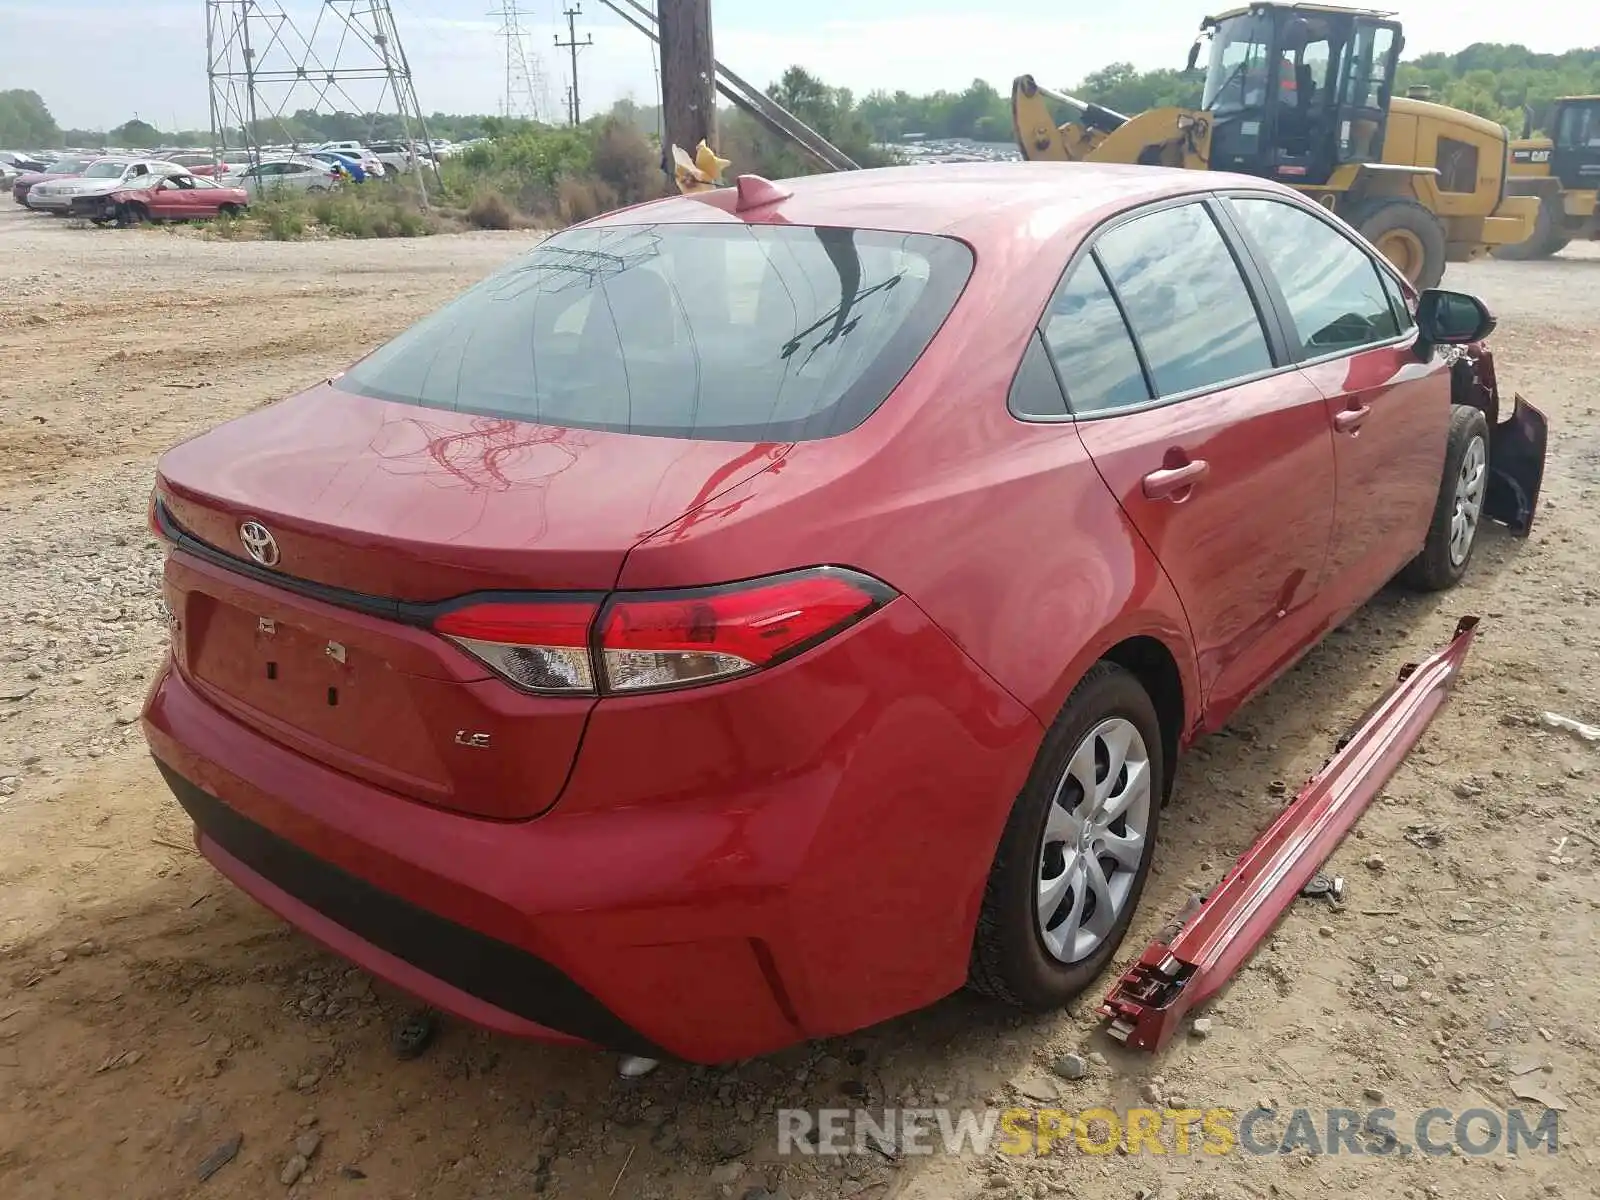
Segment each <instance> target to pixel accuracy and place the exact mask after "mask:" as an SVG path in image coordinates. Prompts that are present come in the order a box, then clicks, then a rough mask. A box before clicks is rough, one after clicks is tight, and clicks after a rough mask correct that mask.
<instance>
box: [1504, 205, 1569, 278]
mask: <svg viewBox="0 0 1600 1200" xmlns="http://www.w3.org/2000/svg"><path fill="white" fill-rule="evenodd" d="M1565 223H1566V208H1565V206H1564V205H1563V204H1562V203H1561V197H1560V196H1545V197H1543V198H1542V199H1541V200H1540V201H1539V218H1538V220H1537V221H1535V222H1534V226H1533V233H1531V234H1530V235H1529V236H1528V240H1527V241H1525V242H1517V243H1516V244H1515V245H1512V246H1496V247H1495V248H1494V251H1493V254H1494V256H1495V257H1496V258H1503V259H1505V260H1507V261H1508V262H1528V261H1530V260H1532V259H1536V258H1549V257H1550V256H1551V255H1552V254H1554V253H1556V252H1557V251H1558V250H1561V249H1564V248H1565V247H1566V244H1567V243H1568V242H1570V241H1571V240H1572V239H1571V238H1570V237H1568V236H1567V233H1566V230H1564V229H1563V228H1562V226H1563V225H1564V224H1565Z"/></svg>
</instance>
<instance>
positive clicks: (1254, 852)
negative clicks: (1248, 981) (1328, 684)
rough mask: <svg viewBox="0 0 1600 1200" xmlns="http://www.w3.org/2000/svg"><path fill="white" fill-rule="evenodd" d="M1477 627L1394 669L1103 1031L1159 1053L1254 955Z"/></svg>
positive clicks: (1428, 712)
mask: <svg viewBox="0 0 1600 1200" xmlns="http://www.w3.org/2000/svg"><path fill="white" fill-rule="evenodd" d="M1477 626H1478V618H1477V617H1463V618H1462V619H1461V621H1460V623H1459V624H1458V625H1457V626H1456V632H1455V636H1454V637H1453V638H1452V639H1451V641H1450V644H1449V645H1447V646H1445V647H1444V648H1443V649H1442V650H1439V651H1438V652H1437V653H1435V654H1433V655H1431V656H1430V657H1428V658H1426V659H1424V660H1423V661H1422V662H1420V663H1408V664H1407V665H1406V666H1404V667H1402V668H1401V669H1400V674H1399V677H1398V679H1397V680H1396V681H1395V683H1394V684H1393V685H1392V686H1391V687H1390V688H1389V690H1388V691H1387V692H1386V693H1385V694H1384V695H1383V696H1382V697H1380V698H1379V700H1378V701H1377V703H1375V704H1374V705H1373V706H1372V707H1371V708H1370V709H1368V710H1367V713H1366V715H1365V716H1363V717H1362V719H1361V720H1360V721H1359V722H1358V723H1357V724H1356V726H1355V728H1354V729H1352V730H1351V731H1350V732H1349V733H1348V734H1346V735H1345V737H1344V738H1343V739H1341V740H1340V742H1339V745H1338V747H1337V749H1336V750H1335V752H1334V754H1333V756H1332V757H1331V758H1329V759H1328V761H1327V762H1326V763H1325V764H1324V765H1323V767H1322V769H1321V770H1320V771H1318V772H1317V773H1316V774H1315V775H1313V776H1312V777H1311V778H1310V780H1308V781H1307V782H1306V785H1305V786H1304V787H1303V788H1301V789H1300V792H1299V794H1298V795H1297V796H1296V797H1295V798H1294V801H1293V802H1292V803H1291V804H1290V805H1289V806H1288V808H1286V809H1284V811H1283V813H1282V814H1281V815H1280V816H1279V817H1278V819H1277V820H1276V821H1274V822H1273V823H1272V827H1271V828H1270V829H1268V830H1267V831H1266V832H1265V833H1264V834H1262V835H1261V836H1260V837H1259V838H1257V839H1256V841H1255V844H1254V845H1252V846H1251V847H1250V849H1249V850H1247V851H1245V853H1244V854H1243V855H1242V856H1241V857H1240V858H1239V860H1238V862H1236V863H1235V864H1234V865H1233V867H1232V868H1230V870H1229V871H1228V873H1227V875H1225V876H1224V877H1223V880H1222V883H1221V885H1220V886H1218V888H1217V889H1216V890H1215V891H1214V892H1213V893H1212V894H1211V895H1210V896H1208V897H1206V898H1205V899H1204V900H1202V901H1201V902H1200V903H1199V904H1198V906H1197V907H1195V908H1194V909H1193V915H1189V916H1187V917H1186V919H1184V918H1180V920H1181V921H1182V924H1181V927H1180V928H1178V929H1177V930H1176V932H1175V933H1172V934H1171V936H1168V935H1167V934H1165V933H1164V934H1163V935H1162V936H1160V937H1158V938H1157V939H1156V940H1155V941H1153V942H1151V943H1150V945H1149V946H1148V947H1147V948H1146V949H1145V952H1144V953H1143V954H1142V955H1140V957H1139V960H1138V961H1137V962H1135V963H1134V964H1133V965H1132V966H1130V967H1129V968H1128V970H1127V971H1126V972H1125V973H1124V974H1123V975H1122V977H1121V978H1120V979H1118V980H1117V982H1116V984H1115V985H1114V986H1113V987H1112V989H1111V991H1110V992H1109V993H1108V994H1107V995H1106V999H1105V1002H1104V1003H1103V1004H1102V1005H1101V1006H1100V1008H1099V1010H1098V1011H1099V1012H1100V1014H1101V1015H1102V1016H1104V1017H1106V1018H1108V1019H1109V1021H1110V1033H1111V1036H1112V1037H1115V1038H1116V1039H1117V1040H1119V1041H1121V1042H1123V1043H1124V1044H1126V1045H1129V1046H1136V1047H1138V1048H1140V1049H1144V1050H1152V1051H1154V1050H1159V1049H1161V1047H1162V1046H1164V1045H1165V1044H1166V1043H1167V1041H1168V1039H1170V1038H1171V1037H1172V1034H1173V1033H1174V1032H1175V1031H1176V1029H1177V1027H1178V1023H1179V1021H1181V1020H1182V1019H1183V1016H1184V1014H1185V1013H1187V1012H1188V1011H1189V1010H1190V1009H1192V1008H1194V1007H1195V1006H1196V1005H1198V1004H1200V1003H1202V1002H1203V1001H1205V1000H1207V999H1209V998H1210V997H1211V996H1213V995H1214V994H1215V993H1216V992H1217V991H1218V989H1220V988H1221V987H1222V985H1223V984H1224V983H1226V982H1227V980H1228V979H1229V978H1230V977H1231V976H1232V975H1233V973H1234V972H1235V971H1237V970H1238V969H1239V967H1240V966H1241V965H1242V964H1243V963H1244V961H1245V960H1246V959H1247V958H1249V957H1250V955H1251V954H1252V953H1254V951H1255V949H1256V947H1257V946H1258V945H1260V944H1261V941H1262V939H1264V938H1265V937H1266V936H1267V934H1268V932H1269V931H1270V930H1271V929H1272V927H1273V926H1274V925H1275V924H1276V923H1277V921H1278V918H1279V917H1280V916H1281V915H1282V914H1283V911H1284V909H1286V908H1287V907H1288V906H1289V905H1290V903H1292V902H1293V900H1294V899H1295V897H1296V896H1297V895H1299V893H1300V890H1301V889H1302V888H1304V887H1305V886H1306V884H1307V883H1308V882H1309V881H1310V880H1311V879H1312V877H1313V876H1314V875H1315V874H1316V873H1317V870H1318V868H1320V867H1321V866H1322V864H1323V863H1324V862H1326V861H1327V859H1328V857H1329V856H1330V855H1331V854H1332V853H1333V851H1334V849H1335V848H1336V847H1337V846H1338V845H1339V843H1340V842H1341V841H1343V840H1344V837H1345V835H1346V834H1347V833H1349V831H1350V829H1351V827H1352V826H1353V825H1354V824H1355V823H1356V820H1357V819H1358V818H1359V817H1360V816H1361V814H1362V813H1363V812H1364V811H1365V810H1366V808H1367V806H1368V805H1369V804H1370V803H1371V802H1372V801H1373V799H1374V798H1375V797H1376V796H1377V794H1378V793H1379V792H1380V791H1382V790H1383V786H1384V784H1386V783H1387V782H1388V781H1389V778H1390V776H1392V775H1393V774H1394V772H1395V769H1396V768H1397V767H1399V765H1400V763H1401V761H1402V760H1404V758H1405V756H1406V755H1407V754H1408V753H1409V752H1410V751H1411V748H1412V747H1413V746H1415V745H1416V743H1417V741H1418V739H1420V738H1421V737H1422V734H1423V732H1424V731H1425V730H1426V729H1427V728H1428V725H1429V724H1430V723H1431V722H1432V720H1433V717H1434V714H1435V713H1437V712H1438V711H1439V709H1440V708H1441V707H1443V705H1444V702H1445V699H1446V697H1447V695H1448V693H1449V690H1450V685H1451V683H1452V682H1453V681H1454V680H1455V677H1456V675H1457V674H1458V673H1459V671H1460V669H1461V664H1462V662H1463V660H1464V659H1465V658H1466V655H1467V651H1468V649H1470V648H1471V646H1472V641H1473V637H1474V635H1475V633H1476V630H1477Z"/></svg>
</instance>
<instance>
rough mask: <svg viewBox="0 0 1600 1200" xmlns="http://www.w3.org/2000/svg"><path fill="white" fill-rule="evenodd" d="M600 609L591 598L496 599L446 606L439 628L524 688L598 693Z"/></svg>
mask: <svg viewBox="0 0 1600 1200" xmlns="http://www.w3.org/2000/svg"><path fill="white" fill-rule="evenodd" d="M598 610H599V604H598V603H597V602H595V601H588V600H575V601H574V600H551V601H520V600H516V601H506V600H496V601H487V602H484V603H478V604H468V605H465V606H463V607H461V608H453V609H450V610H448V611H446V612H443V613H441V614H440V615H439V616H438V617H436V618H435V619H434V622H433V628H434V629H435V631H437V632H439V633H442V634H444V635H445V637H447V638H449V639H450V640H451V641H453V642H455V643H456V645H458V646H460V647H461V648H462V649H463V650H465V651H466V652H467V653H468V654H470V655H472V656H473V657H474V658H476V659H478V660H479V661H481V662H482V663H483V664H484V666H486V667H488V668H489V669H490V670H492V671H494V672H495V673H496V674H497V675H501V676H503V677H504V678H505V679H506V680H507V681H508V682H510V683H514V684H516V686H517V687H519V688H522V689H523V690H524V691H529V692H554V693H566V694H569V695H571V694H580V695H592V694H593V693H594V668H593V666H592V664H591V661H590V657H589V629H590V627H591V626H592V625H593V624H594V618H595V613H596V612H597V611H598Z"/></svg>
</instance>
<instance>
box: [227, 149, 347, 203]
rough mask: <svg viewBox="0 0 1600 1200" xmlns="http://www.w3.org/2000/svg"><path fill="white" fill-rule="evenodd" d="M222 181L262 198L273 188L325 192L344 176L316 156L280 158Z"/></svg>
mask: <svg viewBox="0 0 1600 1200" xmlns="http://www.w3.org/2000/svg"><path fill="white" fill-rule="evenodd" d="M223 182H224V183H226V184H228V185H229V186H231V187H240V188H243V189H244V190H245V191H247V192H248V193H250V196H251V197H252V198H253V199H256V200H260V199H262V198H263V197H266V196H271V195H272V194H273V193H274V192H326V191H328V190H329V189H330V188H334V187H337V186H338V185H339V184H340V183H341V182H343V176H342V175H341V174H340V173H339V172H338V171H336V170H335V169H334V168H333V167H331V166H330V165H329V164H328V163H325V162H318V161H317V160H316V159H314V158H277V159H269V160H268V161H266V162H261V163H257V164H256V165H255V166H253V167H246V168H245V169H244V170H243V171H240V172H238V173H237V174H234V173H230V174H228V175H227V176H225V177H224V179H223Z"/></svg>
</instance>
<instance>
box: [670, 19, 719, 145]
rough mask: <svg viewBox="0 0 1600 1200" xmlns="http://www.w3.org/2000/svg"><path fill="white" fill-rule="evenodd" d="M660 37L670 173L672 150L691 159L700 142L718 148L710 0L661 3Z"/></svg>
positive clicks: (715, 69)
mask: <svg viewBox="0 0 1600 1200" xmlns="http://www.w3.org/2000/svg"><path fill="white" fill-rule="evenodd" d="M656 23H657V27H658V30H659V33H660V37H661V107H662V110H663V111H662V117H663V121H664V123H665V127H666V137H665V138H663V139H662V145H661V156H662V165H663V168H664V169H665V171H666V172H667V174H668V175H671V174H672V147H673V146H680V147H682V148H683V150H684V152H685V153H687V154H689V155H691V156H693V154H694V151H695V147H696V146H698V145H699V144H700V143H701V142H702V141H704V142H705V143H706V145H708V146H710V147H711V148H712V149H713V150H714V149H716V146H717V65H716V56H715V53H714V51H713V47H712V43H711V0H657V3H656Z"/></svg>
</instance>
